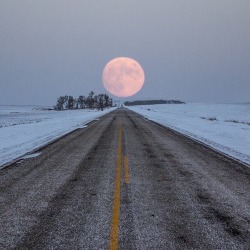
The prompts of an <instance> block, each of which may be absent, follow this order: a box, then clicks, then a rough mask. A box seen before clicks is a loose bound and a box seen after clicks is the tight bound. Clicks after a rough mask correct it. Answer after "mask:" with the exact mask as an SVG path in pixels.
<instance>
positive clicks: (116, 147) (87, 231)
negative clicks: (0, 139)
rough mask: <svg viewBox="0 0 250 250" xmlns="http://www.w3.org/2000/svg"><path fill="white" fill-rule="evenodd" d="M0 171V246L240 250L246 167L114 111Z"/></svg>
mask: <svg viewBox="0 0 250 250" xmlns="http://www.w3.org/2000/svg"><path fill="white" fill-rule="evenodd" d="M40 152H41V154H40V155H39V156H37V157H34V158H29V159H23V160H20V161H18V162H16V163H15V164H13V165H11V166H9V167H7V168H5V169H4V170H1V171H0V201H1V205H0V225H1V227H0V249H14V248H15V249H118V248H119V249H250V168H249V167H247V166H244V165H241V164H240V163H238V162H236V161H234V160H232V159H229V158H227V157H226V156H223V155H221V154H219V153H217V152H215V151H213V150H211V149H209V148H207V147H206V146H203V145H201V144H199V143H197V142H195V141H192V140H190V139H188V138H185V137H183V136H182V135H180V134H178V133H177V132H174V131H171V130H169V129H167V128H164V127H162V126H159V125H157V124H155V123H153V122H150V121H148V120H145V119H144V118H142V117H141V116H139V115H138V114H136V113H134V112H132V111H129V110H127V109H122V108H121V109H117V110H115V111H113V112H111V113H109V114H107V115H105V116H103V117H102V118H100V119H99V120H98V121H94V122H92V123H90V124H89V125H88V126H87V127H86V128H83V129H78V130H75V131H74V132H72V133H70V134H69V135H67V136H65V137H63V138H62V139H60V140H58V141H56V142H54V143H52V144H50V145H48V146H46V147H44V148H42V149H40Z"/></svg>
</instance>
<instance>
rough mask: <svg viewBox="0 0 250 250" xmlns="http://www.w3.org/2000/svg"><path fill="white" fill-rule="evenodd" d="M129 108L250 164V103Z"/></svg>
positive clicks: (163, 105)
mask: <svg viewBox="0 0 250 250" xmlns="http://www.w3.org/2000/svg"><path fill="white" fill-rule="evenodd" d="M128 108H129V109H131V110H133V111H135V112H137V113H139V114H141V115H143V116H144V117H145V118H147V119H149V120H152V121H155V122H157V123H160V124H162V125H164V126H166V127H169V128H171V129H174V130H176V131H178V132H180V133H182V134H185V135H187V136H189V137H192V138H194V139H196V140H199V141H201V142H202V143H205V144H207V145H209V146H211V147H213V148H215V149H216V150H219V151H221V152H223V153H225V154H227V155H230V156H232V157H233V158H236V159H238V160H240V161H242V162H245V163H247V164H250V103H245V104H244V103H243V104H203V103H194V104H162V105H142V106H132V107H128Z"/></svg>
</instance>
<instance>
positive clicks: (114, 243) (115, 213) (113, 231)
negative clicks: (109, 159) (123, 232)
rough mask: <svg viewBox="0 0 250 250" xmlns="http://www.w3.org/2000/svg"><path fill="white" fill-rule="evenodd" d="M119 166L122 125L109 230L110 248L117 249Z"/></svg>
mask: <svg viewBox="0 0 250 250" xmlns="http://www.w3.org/2000/svg"><path fill="white" fill-rule="evenodd" d="M121 166H122V127H121V126H120V128H119V134H118V151H117V161H116V179H115V192H114V202H113V214H112V222H111V230H110V249H111V250H116V249H118V236H119V216H120V192H121Z"/></svg>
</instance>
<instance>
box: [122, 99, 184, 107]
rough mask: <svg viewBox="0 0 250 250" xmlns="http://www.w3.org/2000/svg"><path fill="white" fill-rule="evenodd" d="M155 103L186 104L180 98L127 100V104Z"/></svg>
mask: <svg viewBox="0 0 250 250" xmlns="http://www.w3.org/2000/svg"><path fill="white" fill-rule="evenodd" d="M153 104H185V102H181V101H179V100H142V101H131V102H128V101H127V102H125V103H124V105H125V106H135V105H153Z"/></svg>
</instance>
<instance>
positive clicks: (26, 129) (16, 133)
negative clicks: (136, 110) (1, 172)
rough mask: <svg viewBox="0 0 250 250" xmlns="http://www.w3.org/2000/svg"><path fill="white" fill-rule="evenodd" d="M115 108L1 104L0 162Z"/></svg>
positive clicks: (36, 146) (19, 155)
mask: <svg viewBox="0 0 250 250" xmlns="http://www.w3.org/2000/svg"><path fill="white" fill-rule="evenodd" d="M114 109H115V108H111V109H107V110H104V111H96V110H92V111H90V110H70V111H60V112H59V111H45V110H41V109H40V110H39V109H37V108H34V107H31V106H0V166H1V165H3V164H6V163H8V162H10V161H12V160H14V159H16V158H19V157H21V156H23V155H24V154H26V153H28V152H30V151H32V150H34V149H35V148H39V147H41V146H43V145H45V144H47V143H49V142H51V141H53V140H55V139H57V138H59V137H61V136H63V135H64V134H67V133H69V132H71V131H73V130H75V129H77V128H83V127H84V126H86V125H85V124H86V123H88V122H90V121H92V120H95V119H97V118H99V117H101V116H103V115H105V114H107V113H109V112H111V111H112V110H114ZM0 168H1V167H0Z"/></svg>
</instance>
